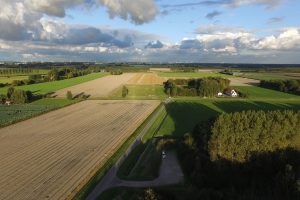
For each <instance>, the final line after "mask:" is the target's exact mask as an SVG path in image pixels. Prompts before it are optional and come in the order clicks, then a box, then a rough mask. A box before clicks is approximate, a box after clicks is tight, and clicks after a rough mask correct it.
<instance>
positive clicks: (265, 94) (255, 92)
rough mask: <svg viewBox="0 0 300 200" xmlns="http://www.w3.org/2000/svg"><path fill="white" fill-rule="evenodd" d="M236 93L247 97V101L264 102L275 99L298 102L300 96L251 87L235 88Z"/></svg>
mask: <svg viewBox="0 0 300 200" xmlns="http://www.w3.org/2000/svg"><path fill="white" fill-rule="evenodd" d="M234 88H237V90H238V91H240V92H243V93H245V94H248V95H249V99H265V100H276V99H290V100H293V99H294V100H300V96H297V95H293V94H288V93H284V92H279V91H276V90H270V89H266V88H261V87H256V86H251V87H247V86H246V87H245V86H235V87H234Z"/></svg>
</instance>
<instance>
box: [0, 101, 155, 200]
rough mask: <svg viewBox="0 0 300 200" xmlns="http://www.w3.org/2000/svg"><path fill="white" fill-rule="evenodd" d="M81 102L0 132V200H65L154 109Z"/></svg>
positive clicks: (151, 106)
mask: <svg viewBox="0 0 300 200" xmlns="http://www.w3.org/2000/svg"><path fill="white" fill-rule="evenodd" d="M158 104H159V102H158V101H84V102H82V103H79V104H75V105H72V106H69V107H66V108H63V109H60V110H57V111H53V112H51V113H47V114H44V115H42V116H39V117H36V118H33V119H30V120H26V121H23V122H20V123H17V124H15V125H12V126H8V127H6V128H2V129H0V158H1V160H0V177H1V178H0V199H14V200H18V199H22V200H23V199H28V200H33V199H39V200H42V199H70V198H72V197H73V195H74V194H75V193H76V192H77V191H78V190H79V189H80V188H81V187H82V186H83V185H84V184H85V183H86V182H87V181H88V180H89V179H90V178H91V177H92V176H93V175H94V173H95V172H96V171H97V170H98V169H99V168H100V167H101V166H102V165H103V164H104V163H105V161H106V160H107V159H108V158H109V157H110V156H111V155H112V154H113V153H114V151H115V150H116V149H117V148H118V147H119V146H120V145H121V144H122V143H123V142H124V141H125V140H126V138H128V137H129V136H130V135H131V134H132V133H133V131H134V130H135V129H136V128H137V127H138V126H139V125H140V124H141V123H142V122H143V121H144V120H145V119H146V118H147V117H148V116H149V115H150V113H151V112H152V111H153V110H154V109H155V108H156V107H157V106H158Z"/></svg>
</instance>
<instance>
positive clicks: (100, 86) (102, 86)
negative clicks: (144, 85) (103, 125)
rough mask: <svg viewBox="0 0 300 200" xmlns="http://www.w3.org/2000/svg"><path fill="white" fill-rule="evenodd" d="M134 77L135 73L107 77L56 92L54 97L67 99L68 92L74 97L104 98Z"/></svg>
mask: <svg viewBox="0 0 300 200" xmlns="http://www.w3.org/2000/svg"><path fill="white" fill-rule="evenodd" d="M134 76H135V74H134V73H126V74H122V75H116V76H106V77H103V78H99V79H96V80H93V81H89V82H86V83H82V84H79V85H75V86H72V87H68V88H64V89H62V90H58V91H56V92H55V94H54V96H56V97H66V94H67V92H68V91H71V92H72V94H73V96H76V95H79V94H82V93H84V94H86V95H90V96H91V97H104V96H107V95H108V94H109V93H111V92H112V91H113V90H115V89H116V88H118V87H120V86H121V85H124V84H126V83H127V82H128V81H129V80H130V79H132V78H133V77H134Z"/></svg>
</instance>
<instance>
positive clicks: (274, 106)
mask: <svg viewBox="0 0 300 200" xmlns="http://www.w3.org/2000/svg"><path fill="white" fill-rule="evenodd" d="M213 104H214V105H215V106H217V107H218V108H220V109H221V110H223V111H224V112H226V113H231V112H241V111H248V110H265V111H268V110H289V109H293V110H300V104H291V103H267V102H261V101H251V102H250V101H216V102H214V103H213Z"/></svg>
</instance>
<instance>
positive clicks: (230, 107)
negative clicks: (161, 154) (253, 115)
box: [157, 99, 300, 137]
mask: <svg viewBox="0 0 300 200" xmlns="http://www.w3.org/2000/svg"><path fill="white" fill-rule="evenodd" d="M277 109H294V110H300V101H293V100H280V101H278V100H274V101H264V100H257V101H256V100H234V99H224V100H218V99H216V100H211V99H207V100H183V99H181V100H180V99H178V100H175V102H172V103H170V104H169V105H168V106H167V112H168V116H167V117H166V118H165V121H164V122H163V125H162V126H161V128H160V130H159V131H158V133H157V136H166V135H168V136H176V137H177V136H183V135H184V134H185V133H188V132H190V131H192V130H193V128H194V127H195V125H196V124H197V123H199V122H200V121H207V120H209V119H211V118H214V117H216V116H218V115H219V114H221V113H228V112H238V111H244V110H277Z"/></svg>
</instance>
